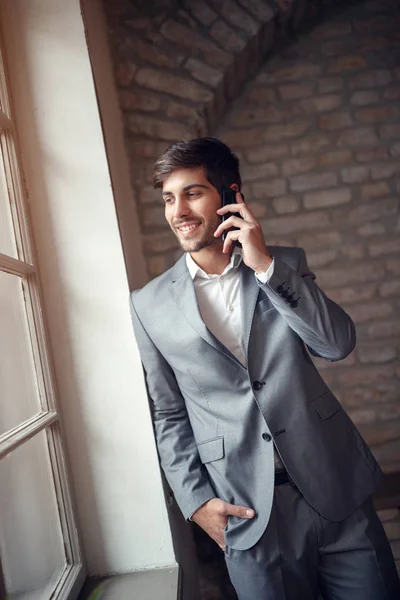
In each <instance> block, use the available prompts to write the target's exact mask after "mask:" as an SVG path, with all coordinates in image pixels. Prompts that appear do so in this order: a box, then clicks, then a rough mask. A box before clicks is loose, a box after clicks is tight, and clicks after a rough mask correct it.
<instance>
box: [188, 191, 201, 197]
mask: <svg viewBox="0 0 400 600" xmlns="http://www.w3.org/2000/svg"><path fill="white" fill-rule="evenodd" d="M199 196H200V192H189V198H198V197H199Z"/></svg>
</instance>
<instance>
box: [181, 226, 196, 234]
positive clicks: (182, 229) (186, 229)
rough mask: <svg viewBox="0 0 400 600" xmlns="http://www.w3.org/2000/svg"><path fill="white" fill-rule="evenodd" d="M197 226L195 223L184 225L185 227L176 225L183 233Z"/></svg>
mask: <svg viewBox="0 0 400 600" xmlns="http://www.w3.org/2000/svg"><path fill="white" fill-rule="evenodd" d="M196 227H197V225H186V226H185V227H178V229H179V231H183V232H184V233H186V232H187V231H191V230H192V229H195V228H196Z"/></svg>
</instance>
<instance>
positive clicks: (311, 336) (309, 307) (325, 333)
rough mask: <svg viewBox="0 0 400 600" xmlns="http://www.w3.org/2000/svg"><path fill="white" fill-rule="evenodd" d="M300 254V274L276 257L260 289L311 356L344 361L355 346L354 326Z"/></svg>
mask: <svg viewBox="0 0 400 600" xmlns="http://www.w3.org/2000/svg"><path fill="white" fill-rule="evenodd" d="M298 252H299V262H298V267H297V270H294V269H293V268H291V267H290V266H289V265H287V264H286V263H285V262H283V261H282V260H280V259H279V258H278V257H276V256H275V257H274V270H273V273H272V275H271V277H270V279H269V280H268V282H267V283H265V284H262V283H261V282H259V285H260V287H262V288H263V290H264V291H265V292H266V293H267V295H268V297H269V299H270V301H271V302H272V304H273V305H274V307H275V308H276V309H277V310H278V311H279V312H280V314H281V315H282V317H283V318H284V319H285V320H286V322H287V323H288V325H289V326H290V327H291V328H292V329H293V330H294V331H295V332H296V333H297V334H298V335H299V337H300V338H301V339H302V340H303V342H304V343H305V344H306V345H307V346H308V347H309V349H310V351H311V353H312V354H314V355H315V356H320V357H322V358H325V359H327V360H329V361H336V360H342V359H344V358H346V356H348V354H350V352H352V350H353V349H354V347H355V344H356V333H355V327H354V323H353V321H352V320H351V318H350V317H349V315H348V314H347V313H346V312H345V311H344V310H343V309H342V308H341V307H340V306H339V305H338V304H336V303H335V302H333V300H330V298H328V297H327V296H326V294H324V292H323V291H322V290H321V289H320V288H319V287H318V285H317V284H316V282H315V275H314V273H312V272H311V271H310V269H309V267H308V265H307V259H306V255H305V252H304V250H303V249H301V248H299V249H298Z"/></svg>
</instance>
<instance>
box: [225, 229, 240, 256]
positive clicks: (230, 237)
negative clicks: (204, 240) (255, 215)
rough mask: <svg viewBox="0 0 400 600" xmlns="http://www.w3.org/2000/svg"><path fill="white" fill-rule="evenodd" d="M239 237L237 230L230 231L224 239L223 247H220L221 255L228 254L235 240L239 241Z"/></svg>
mask: <svg viewBox="0 0 400 600" xmlns="http://www.w3.org/2000/svg"><path fill="white" fill-rule="evenodd" d="M239 235H240V231H239V230H236V231H230V232H229V233H228V235H227V236H226V238H225V242H224V245H223V247H222V252H223V254H227V253H228V252H230V250H231V246H232V244H233V242H235V241H236V240H238V239H239Z"/></svg>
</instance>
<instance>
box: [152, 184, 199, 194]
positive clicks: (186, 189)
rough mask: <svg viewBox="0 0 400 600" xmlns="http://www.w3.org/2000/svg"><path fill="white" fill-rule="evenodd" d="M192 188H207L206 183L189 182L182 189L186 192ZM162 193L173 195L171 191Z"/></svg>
mask: <svg viewBox="0 0 400 600" xmlns="http://www.w3.org/2000/svg"><path fill="white" fill-rule="evenodd" d="M192 188H204V189H205V190H208V185H203V184H201V183H191V184H190V185H187V186H186V187H184V188H183V191H184V192H188V191H189V190H191V189H192ZM162 195H163V196H168V195H171V196H173V193H172V192H163V193H162Z"/></svg>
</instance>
